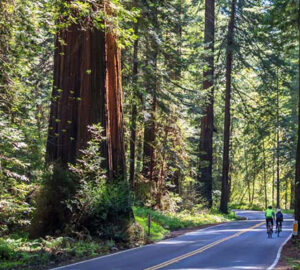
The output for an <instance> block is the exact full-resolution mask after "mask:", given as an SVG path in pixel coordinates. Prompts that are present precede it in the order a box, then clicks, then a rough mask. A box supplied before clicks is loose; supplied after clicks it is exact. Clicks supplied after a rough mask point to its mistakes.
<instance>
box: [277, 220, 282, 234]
mask: <svg viewBox="0 0 300 270" xmlns="http://www.w3.org/2000/svg"><path fill="white" fill-rule="evenodd" d="M281 231H282V224H281V223H279V224H278V229H277V236H278V237H279V234H280V233H281Z"/></svg>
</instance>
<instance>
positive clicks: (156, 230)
mask: <svg viewBox="0 0 300 270" xmlns="http://www.w3.org/2000/svg"><path fill="white" fill-rule="evenodd" d="M133 212H134V215H135V219H136V221H137V222H138V223H139V224H140V225H141V226H142V227H143V229H144V231H145V233H146V232H147V230H148V227H147V224H148V223H147V220H148V215H150V216H151V237H150V240H151V241H159V240H161V239H163V238H164V237H165V236H166V235H168V234H169V233H170V232H171V231H174V230H179V229H185V228H193V227H199V226H202V225H207V224H215V223H222V222H228V221H230V220H235V219H238V218H237V217H236V216H235V214H234V213H233V212H231V213H230V214H228V215H224V214H220V212H218V211H217V210H215V209H213V210H201V211H199V210H195V211H182V212H179V213H176V214H172V213H162V212H160V211H154V210H152V209H148V208H142V207H134V208H133Z"/></svg>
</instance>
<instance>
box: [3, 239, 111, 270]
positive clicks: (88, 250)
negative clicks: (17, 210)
mask: <svg viewBox="0 0 300 270" xmlns="http://www.w3.org/2000/svg"><path fill="white" fill-rule="evenodd" d="M114 247H115V243H114V242H113V241H107V242H97V241H91V240H88V241H83V240H76V239H73V238H70V237H57V238H55V237H50V236H48V237H46V239H37V240H29V239H28V238H27V237H26V236H21V235H12V236H11V237H5V238H0V269H3V270H8V269H15V267H20V268H22V269H30V270H33V269H41V267H47V266H50V267H51V266H53V264H58V263H61V262H64V261H68V260H70V261H71V260H74V259H76V260H78V259H79V258H80V259H84V258H91V257H93V256H96V255H102V254H106V253H108V252H110V251H111V249H112V248H114Z"/></svg>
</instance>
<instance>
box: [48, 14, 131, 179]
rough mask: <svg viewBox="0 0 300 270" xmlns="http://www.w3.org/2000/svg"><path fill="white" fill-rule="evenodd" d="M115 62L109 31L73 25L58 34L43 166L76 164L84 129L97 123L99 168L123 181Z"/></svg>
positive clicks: (115, 50)
mask: <svg viewBox="0 0 300 270" xmlns="http://www.w3.org/2000/svg"><path fill="white" fill-rule="evenodd" d="M105 12H106V13H107V14H110V11H109V10H107V9H106V10H105ZM61 40H63V41H64V42H63V43H62V42H60V41H61ZM120 59H121V54H120V49H119V48H118V46H117V38H116V36H115V35H114V34H113V33H111V32H107V33H105V32H104V31H102V30H98V29H96V28H94V27H92V26H87V29H85V30H82V29H81V28H80V27H79V25H77V24H74V23H73V24H71V25H70V26H69V27H68V28H67V29H62V30H61V31H60V32H59V33H58V34H57V36H56V41H55V55H54V83H53V92H52V103H51V112H50V120H49V131H48V141H47V152H46V160H47V162H55V163H58V164H60V166H62V167H65V168H67V167H68V163H75V162H76V159H77V157H78V155H79V153H80V150H81V149H83V148H84V147H85V146H86V144H87V142H88V141H89V139H90V134H89V132H88V129H87V126H89V125H92V124H96V123H101V125H102V127H103V129H104V135H105V136H106V143H104V144H103V147H102V149H101V152H102V155H103V157H104V158H105V159H106V162H104V164H103V167H105V168H106V169H107V171H108V175H109V177H110V178H115V179H116V178H120V177H121V178H122V177H124V176H125V171H126V170H125V152H124V142H123V137H124V135H123V119H122V118H123V116H122V82H121V65H120Z"/></svg>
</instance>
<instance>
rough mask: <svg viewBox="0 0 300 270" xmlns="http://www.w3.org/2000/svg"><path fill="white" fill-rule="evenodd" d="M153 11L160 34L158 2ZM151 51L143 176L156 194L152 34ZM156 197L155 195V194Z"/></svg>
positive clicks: (155, 86)
mask: <svg viewBox="0 0 300 270" xmlns="http://www.w3.org/2000/svg"><path fill="white" fill-rule="evenodd" d="M153 5H154V6H153V10H152V14H151V22H152V24H153V28H154V29H155V32H156V33H158V14H157V13H158V11H157V5H158V4H157V1H156V0H155V1H153ZM148 46H149V49H148V55H147V56H148V61H147V63H148V65H149V70H148V74H147V77H148V79H147V84H148V91H149V94H150V95H151V97H152V100H151V105H150V112H149V114H150V117H149V119H148V120H147V121H146V123H145V128H144V156H143V176H144V177H145V178H146V179H148V180H150V181H152V182H153V186H154V189H155V190H153V192H154V193H156V192H157V190H156V184H157V183H156V182H157V172H156V133H157V109H158V107H157V106H158V105H157V90H158V77H157V57H158V44H157V40H156V39H155V37H154V36H153V34H151V35H150V36H149V44H148ZM153 195H154V196H155V194H153Z"/></svg>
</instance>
